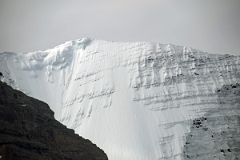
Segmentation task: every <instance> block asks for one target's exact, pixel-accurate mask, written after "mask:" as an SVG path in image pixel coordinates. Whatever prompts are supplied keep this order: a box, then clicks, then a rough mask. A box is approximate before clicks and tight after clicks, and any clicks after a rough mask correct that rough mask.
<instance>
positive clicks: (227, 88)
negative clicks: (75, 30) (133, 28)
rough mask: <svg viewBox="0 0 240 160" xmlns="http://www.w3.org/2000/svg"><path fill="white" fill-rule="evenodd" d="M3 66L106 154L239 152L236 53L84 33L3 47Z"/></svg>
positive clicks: (225, 156) (192, 157) (116, 157)
mask: <svg viewBox="0 0 240 160" xmlns="http://www.w3.org/2000/svg"><path fill="white" fill-rule="evenodd" d="M0 72H1V73H2V75H3V76H2V78H1V79H2V81H4V82H6V83H7V84H9V85H11V86H12V87H13V88H15V89H18V90H21V91H22V92H24V93H25V94H27V95H29V96H32V97H34V98H37V99H39V100H41V101H44V102H46V103H48V104H49V106H50V108H51V109H52V110H53V111H54V113H55V118H56V119H57V120H58V121H59V122H61V123H62V124H64V125H66V126H67V127H68V128H71V129H73V130H74V131H75V133H77V134H79V135H80V136H82V137H84V138H87V139H89V140H91V141H92V142H93V143H95V144H96V145H97V146H99V147H100V148H101V149H103V150H104V152H105V153H106V154H107V156H108V158H109V159H110V160H188V159H189V160H238V159H240V85H239V84H240V56H236V55H229V54H225V55H221V54H209V53H207V52H203V51H199V50H196V49H192V48H189V47H182V46H176V45H172V44H160V43H153V42H109V41H102V40H94V39H90V38H82V39H78V40H74V41H69V42H66V43H64V44H62V45H59V46H56V47H54V48H53V49H48V50H45V51H35V52H30V53H10V52H4V53H1V54H0Z"/></svg>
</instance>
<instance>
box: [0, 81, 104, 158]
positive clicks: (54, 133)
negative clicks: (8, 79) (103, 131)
mask: <svg viewBox="0 0 240 160" xmlns="http://www.w3.org/2000/svg"><path fill="white" fill-rule="evenodd" d="M0 159H1V160H107V159H108V158H107V156H106V154H105V153H104V152H103V151H102V150H101V149H99V148H98V147H97V146H96V145H94V144H92V143H91V142H90V141H89V140H87V139H83V138H82V137H79V136H78V135H76V134H75V133H74V131H73V130H71V129H67V128H66V127H65V126H64V125H62V124H61V123H59V122H58V121H56V120H55V119H54V116H53V112H52V111H51V110H50V108H49V106H48V105H47V104H46V103H44V102H41V101H39V100H37V99H34V98H31V97H28V96H26V95H25V94H23V93H22V92H20V91H17V90H13V89H12V88H11V87H9V86H8V85H6V84H5V83H2V82H0Z"/></svg>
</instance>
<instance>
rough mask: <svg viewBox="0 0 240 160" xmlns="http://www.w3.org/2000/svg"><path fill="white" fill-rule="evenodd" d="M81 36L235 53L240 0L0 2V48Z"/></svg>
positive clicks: (36, 46) (239, 46)
mask: <svg viewBox="0 0 240 160" xmlns="http://www.w3.org/2000/svg"><path fill="white" fill-rule="evenodd" d="M86 36H87V37H91V38H94V39H103V40H110V41H155V42H160V43H172V44H177V45H184V46H190V47H193V48H197V49H201V50H204V51H208V52H211V53H233V54H239V55H240V0H0V52H3V51H14V52H29V51H34V50H44V49H47V48H52V47H54V46H55V45H58V44H61V43H63V42H65V41H68V40H74V39H78V38H81V37H86Z"/></svg>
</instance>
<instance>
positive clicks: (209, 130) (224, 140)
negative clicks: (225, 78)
mask: <svg viewBox="0 0 240 160" xmlns="http://www.w3.org/2000/svg"><path fill="white" fill-rule="evenodd" d="M216 92H217V95H218V103H219V105H218V107H216V108H213V109H211V110H209V111H208V112H207V113H206V114H205V115H204V116H203V117H201V118H198V119H194V120H193V123H192V127H191V131H190V133H189V134H188V136H187V137H186V144H185V146H184V159H186V160H239V159H240V84H238V83H237V84H232V85H224V86H223V87H222V88H220V89H218V90H217V91H216Z"/></svg>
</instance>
